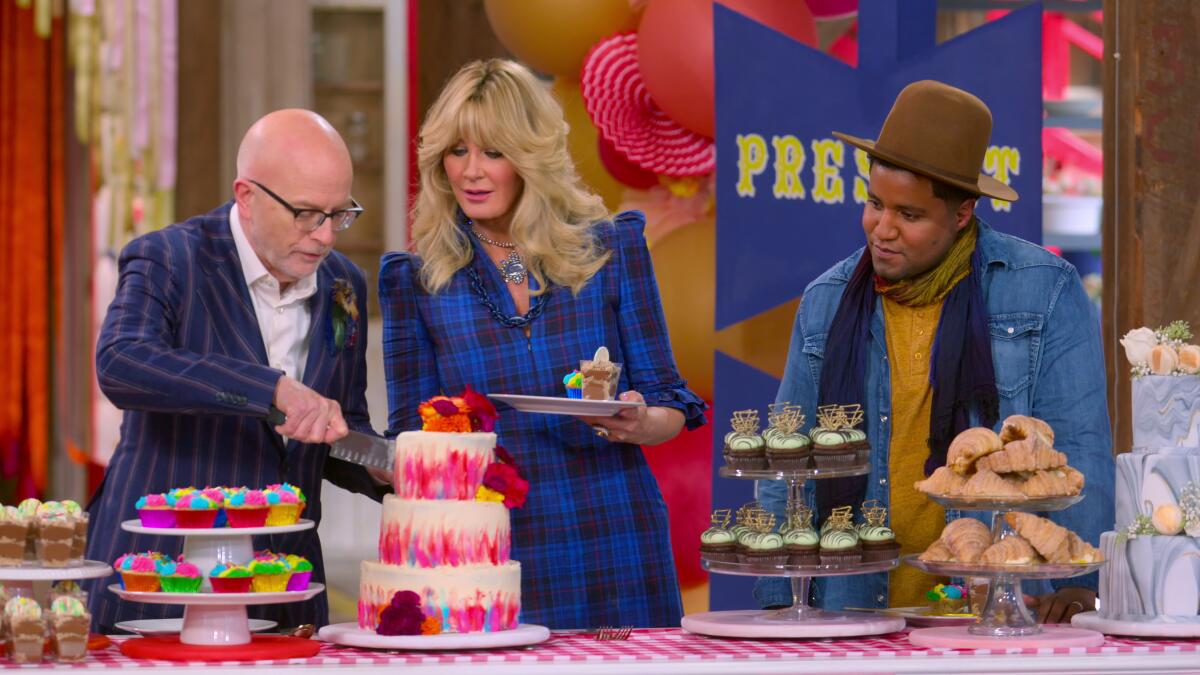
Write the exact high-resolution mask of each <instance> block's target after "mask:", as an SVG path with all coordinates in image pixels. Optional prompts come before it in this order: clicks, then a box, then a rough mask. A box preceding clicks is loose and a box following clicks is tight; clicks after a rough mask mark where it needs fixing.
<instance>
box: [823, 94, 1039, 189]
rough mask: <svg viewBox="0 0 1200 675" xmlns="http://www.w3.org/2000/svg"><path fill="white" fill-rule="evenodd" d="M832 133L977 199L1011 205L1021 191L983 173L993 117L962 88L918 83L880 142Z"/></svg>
mask: <svg viewBox="0 0 1200 675" xmlns="http://www.w3.org/2000/svg"><path fill="white" fill-rule="evenodd" d="M833 135H834V136H836V137H838V138H840V139H841V140H843V141H845V142H847V143H849V144H850V145H853V146H854V147H856V148H862V149H863V150H866V151H867V154H870V155H873V156H875V157H878V158H879V159H882V160H884V161H886V162H888V163H890V164H895V165H896V166H899V167H902V168H905V169H908V170H909V171H912V172H913V173H918V174H921V175H922V176H927V177H929V178H933V179H935V180H940V181H942V182H943V183H949V184H950V185H953V186H955V187H958V188H962V189H963V190H966V191H968V192H971V193H973V194H977V195H986V196H988V197H994V198H996V199H1003V200H1005V201H1009V202H1015V201H1016V200H1017V191H1016V190H1014V189H1012V188H1011V187H1009V186H1007V185H1005V184H1004V183H1001V182H1000V181H998V180H996V179H995V178H992V177H991V176H988V175H986V174H983V173H980V171H979V168H980V167H982V166H983V157H984V154H986V153H987V147H988V139H989V138H990V137H991V135H992V113H991V111H990V110H988V107H987V106H986V105H985V104H984V102H983V101H981V100H979V99H978V98H977V97H975V96H974V95H972V94H969V93H967V92H965V91H963V90H962V89H956V88H955V87H951V86H950V85H948V84H943V83H941V82H937V81H934V80H921V81H919V82H913V83H912V84H910V85H908V86H907V87H905V88H904V90H903V91H901V92H900V95H899V96H897V97H896V102H895V103H894V104H892V111H891V112H890V113H888V116H887V119H886V120H884V121H883V129H882V130H881V131H880V132H879V140H877V141H871V140H867V139H865V138H857V137H855V136H850V135H847V134H843V133H841V132H839V131H835V132H833Z"/></svg>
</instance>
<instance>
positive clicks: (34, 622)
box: [4, 596, 46, 663]
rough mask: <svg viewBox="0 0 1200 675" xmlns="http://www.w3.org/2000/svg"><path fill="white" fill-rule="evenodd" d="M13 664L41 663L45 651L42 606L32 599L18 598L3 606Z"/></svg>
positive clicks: (44, 627)
mask: <svg viewBox="0 0 1200 675" xmlns="http://www.w3.org/2000/svg"><path fill="white" fill-rule="evenodd" d="M4 621H5V623H6V624H8V630H9V641H10V644H11V645H12V660H13V662H14V663H41V662H42V652H43V650H44V649H45V641H46V623H45V619H44V618H43V616H42V606H41V605H39V604H38V603H37V601H36V600H34V599H32V598H27V597H25V596H18V597H15V598H12V599H11V600H9V601H8V602H7V603H5V605H4Z"/></svg>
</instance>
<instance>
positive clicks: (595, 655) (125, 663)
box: [0, 628, 1200, 669]
mask: <svg viewBox="0 0 1200 675" xmlns="http://www.w3.org/2000/svg"><path fill="white" fill-rule="evenodd" d="M122 639H137V638H114V642H119V641H120V640H122ZM1197 652H1200V640H1139V639H1122V638H1114V637H1108V638H1107V639H1106V640H1105V642H1104V645H1102V646H1100V647H1090V648H1086V649H1085V648H1057V649H975V650H955V649H922V648H919V647H914V646H913V645H912V643H910V642H909V641H908V637H907V633H905V632H901V633H893V634H890V635H882V636H878V637H872V638H857V639H844V640H734V639H727V638H707V637H702V636H699V635H692V634H690V633H687V632H684V631H683V630H681V629H678V628H662V629H649V630H637V631H634V633H633V636H632V637H631V638H630V639H629V640H626V641H608V642H597V641H596V640H594V639H592V637H591V636H590V635H586V634H579V633H554V634H552V635H551V638H550V640H549V641H547V642H544V643H542V644H540V645H536V646H534V647H532V648H519V649H495V650H478V651H458V652H445V651H443V652H413V651H408V652H390V651H372V650H366V649H357V648H353V647H342V646H339V645H334V644H323V645H322V646H321V652H320V653H319V654H317V655H316V656H314V657H312V658H308V659H291V660H286V661H257V662H253V664H254V665H258V666H264V665H268V666H270V665H288V664H294V665H305V666H324V665H342V666H353V665H376V666H379V665H435V664H458V665H463V664H471V663H480V664H487V663H512V664H518V663H528V664H535V663H546V662H558V663H575V662H578V663H598V662H608V661H626V662H628V661H634V662H638V661H657V662H662V661H675V660H679V661H711V660H726V661H731V660H732V661H739V660H748V661H758V660H787V659H805V660H807V659H870V660H873V659H875V658H886V659H904V658H924V659H928V658H938V657H946V656H949V657H956V658H961V657H962V656H973V655H974V656H987V655H990V654H1007V655H1031V656H1049V655H1070V654H1155V653H1176V654H1188V653H1193V654H1194V653H1197ZM1197 662H1198V663H1200V660H1198V661H1197ZM0 663H3V664H4V665H5V666H6V667H12V664H11V663H9V662H7V660H5V661H2V662H0ZM163 665H168V662H165V661H147V660H134V659H130V658H129V657H126V656H124V655H123V654H121V652H120V651H119V650H118V649H117V648H116V647H113V648H110V649H107V650H104V651H99V652H92V653H90V654H89V655H88V659H87V661H86V662H84V663H82V664H76V665H75V668H81V667H82V668H105V669H111V668H122V669H125V668H138V667H150V666H163ZM174 665H175V666H181V665H189V664H180V663H175V664H174ZM196 665H201V664H196ZM203 665H209V666H211V665H219V664H212V663H209V664H203ZM225 665H234V664H233V663H228V664H225ZM246 665H251V663H250V662H247V663H246ZM864 665H867V664H864Z"/></svg>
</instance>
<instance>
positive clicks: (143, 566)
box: [113, 552, 163, 593]
mask: <svg viewBox="0 0 1200 675" xmlns="http://www.w3.org/2000/svg"><path fill="white" fill-rule="evenodd" d="M162 559H163V555H162V554H161V553H155V552H146V553H126V554H125V555H123V556H121V557H120V558H117V561H116V562H114V563H113V567H114V568H116V570H117V572H118V573H119V574H120V575H121V587H122V588H124V589H125V590H127V591H131V592H134V593H153V592H155V591H157V590H159V588H161V585H160V583H159V580H158V561H159V560H162Z"/></svg>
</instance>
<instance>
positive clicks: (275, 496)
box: [263, 483, 308, 525]
mask: <svg viewBox="0 0 1200 675" xmlns="http://www.w3.org/2000/svg"><path fill="white" fill-rule="evenodd" d="M263 492H264V493H265V494H266V497H267V504H268V505H269V507H270V511H269V512H268V513H267V525H295V524H296V522H297V521H298V520H300V512H301V511H303V510H304V506H305V504H306V503H307V501H308V500H307V499H306V498H305V497H304V492H302V491H301V490H300V488H298V487H296V486H295V485H292V484H291V483H282V484H275V485H268V486H267V489H266V490H264V491H263Z"/></svg>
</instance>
